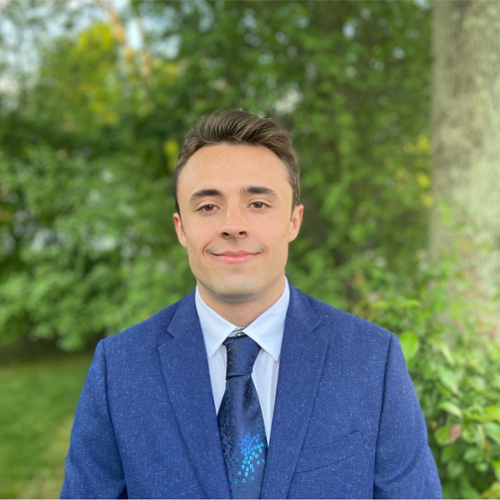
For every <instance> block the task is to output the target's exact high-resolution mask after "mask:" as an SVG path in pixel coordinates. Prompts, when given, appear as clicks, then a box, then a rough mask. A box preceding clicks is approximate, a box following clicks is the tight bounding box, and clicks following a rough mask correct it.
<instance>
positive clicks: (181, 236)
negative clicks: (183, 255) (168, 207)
mask: <svg viewBox="0 0 500 500" xmlns="http://www.w3.org/2000/svg"><path fill="white" fill-rule="evenodd" d="M173 218H174V225H175V232H176V233H177V239H178V240H179V243H180V244H181V245H182V246H183V247H187V242H186V234H185V233H184V228H183V227H182V221H181V216H180V214H178V213H177V212H176V213H175V214H174V216H173Z"/></svg>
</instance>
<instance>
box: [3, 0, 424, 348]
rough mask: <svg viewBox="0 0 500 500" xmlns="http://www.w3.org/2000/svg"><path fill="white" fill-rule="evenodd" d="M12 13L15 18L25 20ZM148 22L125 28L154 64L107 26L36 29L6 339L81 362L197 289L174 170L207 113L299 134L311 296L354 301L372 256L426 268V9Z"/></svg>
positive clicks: (14, 189)
mask: <svg viewBox="0 0 500 500" xmlns="http://www.w3.org/2000/svg"><path fill="white" fill-rule="evenodd" d="M35 3H36V2H35ZM9 5H10V12H11V14H12V15H11V17H12V18H14V17H15V15H14V14H16V13H18V14H20V13H21V10H20V7H19V6H18V5H17V4H16V2H11V3H10V4H9ZM37 5H38V4H37ZM47 5H49V7H50V6H52V7H54V9H55V10H57V9H59V11H61V7H62V5H63V4H61V3H60V2H59V3H57V2H56V3H54V4H52V3H51V2H48V3H47ZM16 6H17V7H16ZM16 9H17V10H16ZM54 9H53V10H54ZM82 9H84V7H83V6H82ZM85 9H86V7H85ZM131 9H132V10H131V11H130V12H127V11H124V12H123V16H122V18H118V21H123V22H124V23H125V22H126V20H127V16H132V15H134V16H138V17H141V18H142V19H143V21H144V25H145V26H150V27H151V28H150V29H149V30H146V31H145V33H144V44H145V47H144V48H145V49H148V50H149V51H150V53H146V52H145V51H141V50H136V51H135V52H134V51H132V50H131V49H130V47H128V46H125V45H124V43H123V40H121V38H120V37H119V36H117V35H116V25H115V24H112V23H110V24H109V25H108V24H107V23H105V22H103V20H102V17H100V18H99V17H98V16H95V18H94V21H91V22H89V23H88V26H86V27H84V28H83V29H80V30H75V29H74V28H71V27H70V28H69V29H66V30H63V31H62V32H58V33H61V34H60V35H58V36H55V37H50V36H49V34H46V36H45V38H43V37H42V34H43V31H40V30H43V24H38V29H39V32H38V34H39V39H42V40H43V43H40V44H39V45H37V47H36V48H37V50H38V58H39V61H40V64H39V69H38V71H37V72H36V73H31V74H27V75H25V78H24V79H22V78H20V77H19V81H21V80H22V88H23V89H24V90H23V92H22V93H20V94H19V95H15V94H9V95H6V96H5V97H6V98H7V97H8V101H9V105H5V106H4V107H3V108H1V113H2V120H1V121H0V151H1V153H0V176H1V179H2V187H1V190H0V200H1V203H2V208H1V212H0V250H1V252H2V255H1V257H0V262H1V265H2V269H3V271H2V275H1V277H0V285H1V286H0V299H1V300H2V304H3V305H4V306H3V307H2V312H1V313H0V328H1V331H2V332H3V333H2V336H1V338H0V344H6V343H9V342H11V341H13V340H15V339H16V338H18V337H19V336H22V335H26V334H29V335H30V336H31V337H34V338H37V337H42V338H53V339H57V340H58V342H59V343H60V345H61V346H62V347H63V348H64V349H77V348H80V347H82V346H83V345H85V343H87V342H88V341H89V340H91V339H92V338H95V337H96V336H102V335H108V334H112V333H114V332H116V331H118V330H120V329H123V328H125V327H126V326H128V325H130V324H132V323H135V322H137V321H140V320H142V319H144V318H145V317H147V316H148V315H150V314H152V313H154V312H155V311H156V310H158V309H160V308H162V307H164V306H166V305H168V304H170V303H172V302H174V301H175V300H177V299H179V298H180V297H182V296H183V295H184V294H185V293H187V292H188V291H190V290H191V289H192V287H193V279H192V277H191V275H190V272H189V270H188V267H187V263H186V259H185V254H184V251H183V250H182V249H181V248H180V247H179V245H178V243H177V241H176V238H175V235H174V232H173V230H172V229H173V228H172V224H171V214H172V212H173V211H174V206H173V200H172V198H171V194H170V191H171V173H172V170H173V167H174V165H175V161H176V154H177V151H178V147H179V143H180V141H181V140H182V138H183V136H184V135H185V133H186V131H187V130H188V128H189V127H190V125H191V124H192V122H193V120H195V119H196V118H198V117H199V116H200V114H202V113H208V112H210V111H212V110H214V109H216V108H220V107H243V108H246V109H247V110H249V111H250V112H254V113H261V114H266V115H271V116H273V117H276V118H277V119H278V120H279V121H280V122H281V123H282V124H283V125H284V126H286V127H287V128H289V129H290V130H291V131H292V133H293V135H294V138H295V145H296V147H297V149H298V151H299V154H300V159H301V163H302V165H303V171H304V173H303V187H302V190H303V201H304V204H305V206H306V216H305V217H306V219H305V223H304V225H303V230H302V234H301V236H300V239H299V240H298V241H297V242H294V244H293V245H292V248H291V252H292V253H291V258H290V266H289V269H288V272H289V275H290V277H291V279H292V280H293V281H294V283H295V284H297V285H298V286H300V287H301V288H303V289H304V290H305V291H314V293H315V294H316V295H317V296H318V297H320V298H322V299H323V300H327V301H329V302H334V303H336V304H337V305H340V306H341V307H349V306H350V305H352V304H353V303H354V302H355V301H356V300H357V299H358V298H359V297H358V296H357V293H358V292H357V290H358V287H357V286H356V279H357V278H356V276H358V275H359V273H364V272H365V271H366V270H368V269H369V268H370V267H372V266H373V262H374V261H378V260H383V261H385V262H387V263H388V267H389V268H390V269H391V270H394V271H398V272H400V273H403V274H410V273H411V270H412V266H413V263H414V261H415V253H416V250H417V249H420V248H422V247H424V246H425V232H426V219H427V207H428V206H429V203H428V201H429V183H428V179H429V146H428V139H427V117H428V87H429V51H428V46H429V11H428V9H426V8H424V7H420V6H418V5H415V4H413V3H408V2H403V3H396V2H356V3H353V2H335V3H330V2H278V3H266V2H192V3H190V2H187V3H186V2H179V3H163V2H140V1H138V2H133V4H132V6H131ZM49 10H50V9H49ZM62 11H64V9H62ZM38 12H40V10H38ZM19 19H21V20H22V19H23V16H19ZM21 20H19V21H18V24H19V25H20V24H22V22H21ZM159 20H164V23H163V26H165V29H164V30H163V31H158V29H156V28H157V27H158V25H159V24H158V23H159ZM148 23H149V24H148ZM160 24H161V23H160ZM36 26H37V25H36V24H35V25H34V27H31V28H30V29H35V28H36ZM175 43H177V45H178V50H177V51H176V52H172V53H171V54H170V55H169V54H168V51H166V47H168V46H169V44H171V45H172V44H174V45H175ZM148 54H149V55H148ZM5 102H7V101H5Z"/></svg>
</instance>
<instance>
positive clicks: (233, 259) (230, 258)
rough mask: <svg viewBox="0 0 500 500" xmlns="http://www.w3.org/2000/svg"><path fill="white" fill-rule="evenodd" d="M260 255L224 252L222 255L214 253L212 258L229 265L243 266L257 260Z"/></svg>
mask: <svg viewBox="0 0 500 500" xmlns="http://www.w3.org/2000/svg"><path fill="white" fill-rule="evenodd" d="M258 255H259V253H252V252H245V251H238V252H222V253H212V256H213V257H214V258H215V259H217V260H219V261H221V262H225V263H227V264H243V263H245V262H249V261H251V260H253V259H255V258H256V257H257V256H258Z"/></svg>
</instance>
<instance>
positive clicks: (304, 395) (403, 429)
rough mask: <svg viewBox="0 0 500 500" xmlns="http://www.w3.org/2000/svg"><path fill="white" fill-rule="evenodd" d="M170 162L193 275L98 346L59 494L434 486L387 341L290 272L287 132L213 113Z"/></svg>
mask: <svg viewBox="0 0 500 500" xmlns="http://www.w3.org/2000/svg"><path fill="white" fill-rule="evenodd" d="M175 176H176V177H175V179H176V185H175V193H176V202H177V213H175V214H174V224H175V229H176V232H177V236H178V239H179V241H180V243H181V244H182V245H183V246H184V247H185V248H186V249H187V254H188V258H189V264H190V266H191V270H192V272H193V274H194V276H195V278H196V282H197V287H196V290H195V292H193V293H191V294H190V295H188V296H187V297H186V298H184V299H183V300H181V301H180V302H178V303H176V304H174V305H172V306H170V307H167V308H166V309H164V310H163V311H160V312H159V313H158V314H156V315H154V316H153V317H151V318H150V319H148V320H146V321H144V322H142V323H140V324H138V325H136V326H133V327H132V328H130V329H128V330H126V331H125V332H123V333H121V334H119V335H116V336H113V337H110V338H107V339H105V340H102V341H101V342H100V343H99V345H98V347H97V349H96V354H95V359H94V362H93V363H92V366H91V368H90V370H89V374H88V377H87V381H86V383H85V387H84V389H83V392H82V395H81V398H80V402H79V405H78V409H77V413H76V418H75V424H74V428H73V432H72V436H71V446H70V450H69V453H68V457H67V461H66V479H65V482H64V486H63V491H62V496H63V497H80V498H97V497H100V498H112V497H126V496H129V497H132V498H204V497H206V498H230V497H233V498H258V497H262V498H371V497H376V498H431V497H432V498H434V497H440V496H441V488H440V483H439V478H438V476H437V471H436V466H435V463H434V460H433V458H432V455H431V452H430V450H429V447H428V445H427V433H426V426H425V422H424V419H423V416H422V412H421V410H420V407H419V404H418V401H417V398H416V396H415V392H414V390H413V387H412V384H411V380H410V377H409V375H408V371H407V369H406V365H405V361H404V357H403V354H402V351H401V348H400V346H399V343H398V340H397V338H396V337H395V336H394V335H392V334H390V333H389V332H387V331H385V330H383V329H382V328H380V327H378V326H376V325H374V324H372V323H369V322H367V321H365V320H362V319H360V318H357V317H354V316H352V315H349V314H347V313H345V312H342V311H339V310H337V309H335V308H333V307H330V306H328V305H326V304H324V303H321V302H319V301H317V300H315V299H313V298H312V297H309V296H307V295H305V294H304V293H302V292H300V291H299V290H297V289H295V288H294V287H293V286H292V285H291V284H289V283H288V282H287V280H286V278H285V265H286V262H287V257H288V244H289V242H291V241H292V240H294V239H295V238H296V237H297V235H298V232H299V229H300V225H301V222H302V215H303V211H304V207H303V206H302V205H301V204H300V203H299V167H298V164H297V159H296V155H295V153H294V151H293V149H292V146H291V141H290V137H289V135H288V133H287V132H286V131H284V130H283V129H281V128H280V127H279V126H278V125H277V124H276V123H275V122H274V121H272V120H270V119H263V118H259V117H256V116H252V115H250V114H247V113H245V112H243V111H240V110H228V111H218V112H215V113H214V114H212V115H210V116H208V117H206V118H203V119H201V120H200V121H198V122H197V123H196V124H195V126H194V127H193V129H192V130H191V132H190V133H189V134H188V136H187V137H186V140H185V141H184V144H183V146H182V148H181V152H180V156H179V161H178V164H177V168H176V174H175ZM167 286H168V284H167Z"/></svg>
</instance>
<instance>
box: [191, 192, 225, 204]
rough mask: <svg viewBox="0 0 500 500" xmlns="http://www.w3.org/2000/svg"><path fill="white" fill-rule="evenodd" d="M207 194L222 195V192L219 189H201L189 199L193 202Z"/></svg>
mask: <svg viewBox="0 0 500 500" xmlns="http://www.w3.org/2000/svg"><path fill="white" fill-rule="evenodd" d="M205 196H222V193H221V192H220V191H219V190H218V189H200V190H199V191H196V192H195V193H193V194H192V195H191V196H190V198H189V201H191V202H193V201H196V200H199V199H200V198H205Z"/></svg>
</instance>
